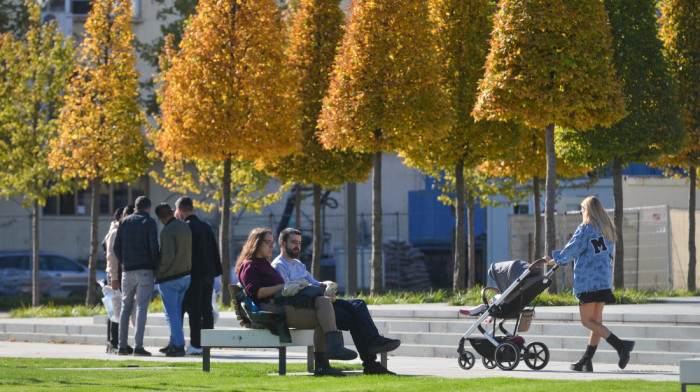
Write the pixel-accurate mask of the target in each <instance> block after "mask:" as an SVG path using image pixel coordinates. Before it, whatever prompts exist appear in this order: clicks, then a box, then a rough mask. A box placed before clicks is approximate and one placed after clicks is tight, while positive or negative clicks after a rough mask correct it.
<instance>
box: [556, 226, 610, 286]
mask: <svg viewBox="0 0 700 392" xmlns="http://www.w3.org/2000/svg"><path fill="white" fill-rule="evenodd" d="M614 249H615V248H614V243H611V242H610V241H608V239H607V238H605V236H604V235H603V233H601V232H600V231H598V230H596V228H595V226H594V225H593V223H588V224H583V223H582V224H580V225H579V226H578V228H577V229H576V232H575V233H574V236H573V237H571V240H569V243H568V244H566V246H565V247H564V249H562V250H561V251H558V250H555V251H554V252H552V258H553V259H554V261H555V262H556V263H557V264H559V265H561V266H566V265H569V264H571V262H572V261H573V262H574V294H579V293H585V292H589V291H598V290H605V289H611V288H612V278H613V255H614V252H615V250H614Z"/></svg>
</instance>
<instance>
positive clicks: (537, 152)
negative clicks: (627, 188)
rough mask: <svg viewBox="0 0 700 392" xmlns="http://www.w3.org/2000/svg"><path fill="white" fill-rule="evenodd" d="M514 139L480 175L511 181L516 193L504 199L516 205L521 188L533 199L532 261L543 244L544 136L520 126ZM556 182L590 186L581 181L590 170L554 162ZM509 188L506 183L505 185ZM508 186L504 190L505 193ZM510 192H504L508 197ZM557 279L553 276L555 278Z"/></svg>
mask: <svg viewBox="0 0 700 392" xmlns="http://www.w3.org/2000/svg"><path fill="white" fill-rule="evenodd" d="M514 131H515V132H514V134H513V139H514V140H511V143H509V144H500V145H499V146H500V148H499V149H498V150H496V151H492V152H491V154H489V156H488V157H487V159H486V160H485V161H484V163H482V164H481V165H479V171H480V172H482V173H484V174H486V175H487V176H488V177H491V178H494V177H495V178H511V179H513V181H514V185H513V186H515V187H516V188H517V189H518V192H516V193H513V194H512V196H508V197H506V199H508V200H511V201H515V200H517V199H518V198H519V192H520V189H521V188H523V189H525V190H526V191H528V192H529V193H530V194H531V195H532V200H533V207H534V211H533V218H534V219H533V220H534V227H533V232H534V249H533V255H532V256H533V257H534V258H539V257H541V256H542V255H543V254H544V252H543V249H544V247H543V244H544V240H543V239H542V208H541V201H540V200H541V197H540V196H541V190H540V189H541V188H540V185H541V182H542V179H544V178H546V171H547V154H546V151H545V134H544V133H543V132H541V131H539V130H536V129H532V128H527V127H525V126H521V127H519V128H514ZM556 159H557V160H556V177H557V182H562V181H567V180H569V181H570V179H572V178H575V179H576V180H575V181H574V182H572V185H573V184H578V183H582V185H583V186H587V185H590V182H591V181H590V180H587V181H581V180H580V177H581V176H583V175H585V174H587V173H588V172H589V171H590V168H589V167H587V166H584V165H580V164H578V163H576V162H566V161H565V160H564V159H563V158H562V157H557V158H556ZM505 185H508V183H505ZM508 189H509V188H508V186H506V188H505V189H504V190H506V191H508ZM508 193H509V192H506V194H508ZM554 278H555V279H556V276H555V277H554Z"/></svg>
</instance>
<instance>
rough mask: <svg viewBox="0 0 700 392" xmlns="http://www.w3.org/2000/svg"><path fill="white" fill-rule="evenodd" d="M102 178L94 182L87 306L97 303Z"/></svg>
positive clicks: (91, 204)
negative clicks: (98, 238) (98, 237)
mask: <svg viewBox="0 0 700 392" xmlns="http://www.w3.org/2000/svg"><path fill="white" fill-rule="evenodd" d="M101 184H102V181H101V180H100V178H99V177H98V178H95V179H93V180H92V195H91V196H92V197H91V199H92V201H91V202H90V258H89V260H88V285H87V295H86V296H85V306H92V304H94V303H95V291H96V288H97V282H96V280H95V279H96V278H95V277H96V275H97V243H98V240H97V235H98V232H99V225H100V185H101Z"/></svg>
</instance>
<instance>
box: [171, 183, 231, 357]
mask: <svg viewBox="0 0 700 392" xmlns="http://www.w3.org/2000/svg"><path fill="white" fill-rule="evenodd" d="M175 209H176V210H177V215H178V216H179V218H180V219H182V220H184V221H185V222H187V224H189V226H190V230H191V231H192V270H191V272H190V273H191V276H192V280H191V282H190V288H189V289H188V290H187V293H185V301H184V304H183V311H184V312H187V314H188V315H189V319H190V345H189V346H187V350H186V352H187V354H188V355H199V354H202V343H201V337H202V330H203V329H214V309H213V308H212V304H211V296H212V292H213V291H214V279H215V278H216V277H217V276H219V275H221V274H222V273H223V270H222V268H221V257H220V256H219V246H218V245H217V243H216V236H215V235H214V230H212V228H211V226H209V224H207V223H205V222H202V221H201V220H200V219H199V218H198V217H197V215H195V214H194V205H193V203H192V199H191V198H190V197H189V196H182V197H181V198H179V199H177V201H176V202H175ZM184 312H183V315H184Z"/></svg>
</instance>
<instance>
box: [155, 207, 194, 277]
mask: <svg viewBox="0 0 700 392" xmlns="http://www.w3.org/2000/svg"><path fill="white" fill-rule="evenodd" d="M191 265H192V233H191V232H190V228H189V226H188V225H187V223H185V222H182V221H179V220H177V219H175V218H172V219H170V220H169V221H168V222H167V223H166V224H165V227H163V230H161V231H160V259H159V260H158V266H157V267H156V271H155V277H156V283H163V282H167V281H170V280H175V279H179V278H182V277H184V276H188V275H189V274H190V266H191Z"/></svg>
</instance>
